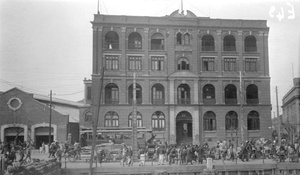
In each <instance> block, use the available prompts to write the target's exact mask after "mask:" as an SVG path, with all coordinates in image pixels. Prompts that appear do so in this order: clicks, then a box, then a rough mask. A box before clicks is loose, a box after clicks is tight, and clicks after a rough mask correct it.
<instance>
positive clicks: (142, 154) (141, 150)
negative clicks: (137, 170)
mask: <svg viewBox="0 0 300 175" xmlns="http://www.w3.org/2000/svg"><path fill="white" fill-rule="evenodd" d="M139 155H140V156H139V157H140V164H139V166H144V165H145V161H146V156H145V149H144V148H141V149H140V150H139Z"/></svg>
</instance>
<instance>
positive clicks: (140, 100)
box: [128, 98, 143, 105]
mask: <svg viewBox="0 0 300 175" xmlns="http://www.w3.org/2000/svg"><path fill="white" fill-rule="evenodd" d="M132 102H133V99H129V100H128V103H129V104H130V105H132ZM142 102H143V99H142V98H137V99H136V104H142Z"/></svg>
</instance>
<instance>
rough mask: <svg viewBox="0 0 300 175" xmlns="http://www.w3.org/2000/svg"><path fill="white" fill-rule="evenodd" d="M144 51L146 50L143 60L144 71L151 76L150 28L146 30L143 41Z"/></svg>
mask: <svg viewBox="0 0 300 175" xmlns="http://www.w3.org/2000/svg"><path fill="white" fill-rule="evenodd" d="M143 49H144V50H145V57H144V58H143V70H145V71H146V72H147V74H149V70H150V69H151V68H150V67H149V61H151V60H150V59H149V28H144V40H143Z"/></svg>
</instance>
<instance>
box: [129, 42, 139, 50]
mask: <svg viewBox="0 0 300 175" xmlns="http://www.w3.org/2000/svg"><path fill="white" fill-rule="evenodd" d="M128 49H139V50H140V49H142V44H141V43H140V44H128Z"/></svg>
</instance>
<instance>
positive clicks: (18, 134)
mask: <svg viewBox="0 0 300 175" xmlns="http://www.w3.org/2000/svg"><path fill="white" fill-rule="evenodd" d="M4 141H5V142H8V143H9V142H14V143H23V142H24V128H22V127H9V128H5V129H4Z"/></svg>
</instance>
